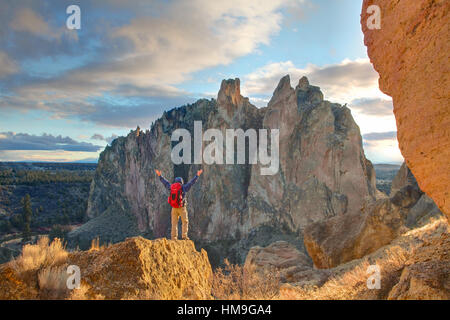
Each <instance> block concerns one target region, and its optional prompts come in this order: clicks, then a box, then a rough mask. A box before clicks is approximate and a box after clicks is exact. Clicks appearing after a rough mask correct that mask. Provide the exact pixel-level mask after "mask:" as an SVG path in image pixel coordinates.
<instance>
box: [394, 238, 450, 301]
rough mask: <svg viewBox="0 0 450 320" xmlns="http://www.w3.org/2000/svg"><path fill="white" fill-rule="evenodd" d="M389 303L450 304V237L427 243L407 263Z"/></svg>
mask: <svg viewBox="0 0 450 320" xmlns="http://www.w3.org/2000/svg"><path fill="white" fill-rule="evenodd" d="M388 299H392V300H393V299H396V300H417V299H420V300H424V299H441V300H450V235H449V234H448V233H443V234H442V235H441V236H440V237H439V238H437V239H432V240H430V241H426V242H425V243H424V244H423V245H422V246H421V247H419V248H418V249H417V250H415V252H414V255H412V257H411V258H410V259H408V261H406V264H405V268H404V269H403V271H402V274H401V276H400V281H399V282H398V283H397V284H396V285H395V286H394V287H393V288H392V291H391V292H390V293H389V297H388Z"/></svg>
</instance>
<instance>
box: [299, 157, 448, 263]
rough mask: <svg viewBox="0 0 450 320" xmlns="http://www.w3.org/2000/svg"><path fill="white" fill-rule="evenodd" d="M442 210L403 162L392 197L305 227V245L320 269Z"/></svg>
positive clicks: (420, 223) (374, 247) (377, 244)
mask: <svg viewBox="0 0 450 320" xmlns="http://www.w3.org/2000/svg"><path fill="white" fill-rule="evenodd" d="M439 216H441V213H440V211H439V209H438V208H437V206H436V205H435V204H434V202H433V201H432V200H431V199H429V198H428V197H427V195H426V194H424V193H423V192H422V191H421V190H420V188H419V186H418V184H417V182H416V179H415V178H414V175H413V174H412V173H411V171H410V170H409V169H408V167H407V166H406V164H403V165H402V166H401V168H400V169H399V171H398V173H397V175H396V176H395V177H394V179H393V182H392V189H391V198H382V199H378V200H377V201H375V202H367V204H366V205H365V206H364V208H363V209H362V210H361V211H359V212H356V213H353V214H352V213H351V214H346V215H339V216H336V217H333V218H330V219H328V220H324V221H319V222H317V223H314V224H311V225H309V226H307V227H306V228H305V231H304V244H305V248H306V250H307V251H308V253H309V255H310V256H311V257H312V259H313V261H314V264H315V266H316V267H318V268H332V267H335V266H337V265H339V264H342V263H345V262H348V261H350V260H353V259H358V258H361V257H363V256H365V255H367V254H369V253H371V252H374V251H375V250H377V249H378V248H380V247H382V246H384V245H386V244H388V243H389V242H391V241H392V240H393V239H395V238H396V237H397V236H399V234H400V233H401V232H403V231H406V230H407V229H408V228H414V227H418V226H423V225H425V224H426V223H428V222H429V221H430V219H431V218H437V217H439Z"/></svg>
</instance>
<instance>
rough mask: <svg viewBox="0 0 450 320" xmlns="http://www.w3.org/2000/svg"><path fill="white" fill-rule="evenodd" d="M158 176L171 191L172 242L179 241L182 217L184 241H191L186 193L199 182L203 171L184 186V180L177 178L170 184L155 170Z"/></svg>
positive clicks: (198, 172)
mask: <svg viewBox="0 0 450 320" xmlns="http://www.w3.org/2000/svg"><path fill="white" fill-rule="evenodd" d="M155 172H156V174H157V175H158V177H159V180H160V181H161V182H162V184H163V185H164V186H165V187H166V189H167V190H169V191H170V195H169V200H168V202H169V204H170V205H171V207H172V214H171V215H172V240H177V238H178V219H179V218H180V217H181V224H182V230H181V231H182V232H181V233H182V239H183V240H189V237H188V235H187V233H188V223H189V220H188V213H187V209H186V196H185V195H186V192H188V191H189V190H190V189H191V187H192V186H193V185H194V183H196V182H197V179H198V177H200V175H201V174H202V172H203V170H201V169H200V170H198V171H197V175H196V176H195V177H194V178H192V180H191V181H189V182H188V183H186V184H184V183H183V178H181V177H177V178H175V181H174V183H172V184H170V182H169V181H167V180H166V179H164V177H163V176H162V175H161V171H159V170H155Z"/></svg>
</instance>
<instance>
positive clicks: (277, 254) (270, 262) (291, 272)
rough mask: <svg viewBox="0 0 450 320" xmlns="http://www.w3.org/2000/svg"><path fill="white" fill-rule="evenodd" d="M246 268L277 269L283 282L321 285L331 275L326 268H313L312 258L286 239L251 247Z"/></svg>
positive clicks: (259, 269)
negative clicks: (264, 245) (263, 245)
mask: <svg viewBox="0 0 450 320" xmlns="http://www.w3.org/2000/svg"><path fill="white" fill-rule="evenodd" d="M244 268H246V269H247V270H252V271H256V272H261V271H264V270H269V271H272V272H273V271H274V270H276V271H277V272H279V275H280V280H281V282H282V283H292V284H294V283H295V284H296V285H321V284H322V283H323V282H325V281H326V279H327V278H328V276H329V273H328V272H326V271H324V270H317V269H313V266H312V263H311V259H310V258H309V257H308V256H307V255H306V254H304V253H302V252H300V251H299V250H297V248H295V247H294V246H293V245H292V244H289V243H288V242H286V241H277V242H274V243H272V244H270V245H269V246H267V247H265V248H262V247H253V248H251V249H250V251H249V252H248V255H247V258H246V259H245V264H244Z"/></svg>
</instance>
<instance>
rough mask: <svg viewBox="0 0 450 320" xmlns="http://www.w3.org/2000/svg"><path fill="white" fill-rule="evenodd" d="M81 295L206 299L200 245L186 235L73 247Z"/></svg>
mask: <svg viewBox="0 0 450 320" xmlns="http://www.w3.org/2000/svg"><path fill="white" fill-rule="evenodd" d="M68 263H69V264H75V265H78V266H79V267H80V270H81V272H82V279H81V280H82V281H81V282H82V284H85V285H87V287H88V291H87V295H88V296H92V297H95V296H96V295H101V296H104V297H105V298H106V299H123V298H135V297H136V298H145V297H148V298H152V297H153V298H154V299H164V300H166V299H208V298H209V297H210V292H211V286H210V280H211V276H212V269H211V265H210V264H209V261H208V256H207V254H206V251H204V250H201V252H198V251H197V250H195V247H194V243H193V242H192V241H184V240H179V241H172V240H167V239H157V240H153V241H150V240H147V239H144V238H141V237H137V238H131V239H128V240H126V241H124V242H121V243H118V244H116V245H113V246H111V247H108V248H106V249H103V250H100V251H98V252H95V251H84V252H76V253H74V254H71V255H70V256H69V259H68Z"/></svg>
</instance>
